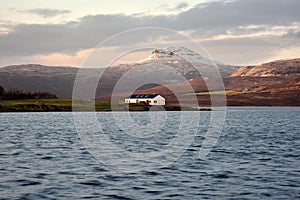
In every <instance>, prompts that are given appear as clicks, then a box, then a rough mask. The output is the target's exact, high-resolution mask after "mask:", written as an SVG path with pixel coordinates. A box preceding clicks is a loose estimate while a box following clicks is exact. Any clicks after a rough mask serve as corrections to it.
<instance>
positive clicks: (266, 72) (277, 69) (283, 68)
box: [231, 58, 300, 76]
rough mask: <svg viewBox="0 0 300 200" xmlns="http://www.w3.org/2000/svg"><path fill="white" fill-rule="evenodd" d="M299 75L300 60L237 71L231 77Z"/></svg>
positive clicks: (283, 61) (280, 61)
mask: <svg viewBox="0 0 300 200" xmlns="http://www.w3.org/2000/svg"><path fill="white" fill-rule="evenodd" d="M295 75H300V58H297V59H290V60H278V61H274V62H269V63H264V64H261V65H257V66H246V67H242V68H240V69H238V70H237V71H236V72H234V73H233V74H232V75H231V76H295Z"/></svg>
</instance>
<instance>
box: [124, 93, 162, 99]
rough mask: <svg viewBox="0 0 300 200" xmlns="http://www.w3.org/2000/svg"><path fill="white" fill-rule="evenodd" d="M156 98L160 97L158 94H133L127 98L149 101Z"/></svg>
mask: <svg viewBox="0 0 300 200" xmlns="http://www.w3.org/2000/svg"><path fill="white" fill-rule="evenodd" d="M156 96H158V94H132V95H130V96H129V97H127V98H130V99H148V98H151V99H152V98H154V97H156Z"/></svg>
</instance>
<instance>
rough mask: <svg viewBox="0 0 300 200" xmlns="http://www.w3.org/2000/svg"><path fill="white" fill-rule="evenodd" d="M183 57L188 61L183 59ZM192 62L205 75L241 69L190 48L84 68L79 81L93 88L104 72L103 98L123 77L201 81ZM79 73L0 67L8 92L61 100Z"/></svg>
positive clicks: (0, 79) (126, 87) (37, 67)
mask: <svg viewBox="0 0 300 200" xmlns="http://www.w3.org/2000/svg"><path fill="white" fill-rule="evenodd" d="M180 55H181V56H182V55H183V56H185V57H186V58H188V59H187V60H184V59H183V58H182V57H180ZM190 62H192V63H193V64H194V65H196V67H198V68H201V70H202V71H206V72H209V70H211V69H213V68H215V66H217V67H218V69H220V71H221V74H222V76H224V77H226V76H228V75H230V74H231V73H232V72H233V71H235V70H236V69H237V68H238V67H236V66H229V65H225V64H222V63H217V64H215V63H214V62H212V61H210V60H207V59H205V58H203V57H201V56H199V55H198V54H197V53H195V52H193V51H191V50H189V49H187V48H183V47H181V48H175V47H170V48H166V49H155V50H153V51H152V53H151V54H150V56H149V57H148V58H146V59H144V60H142V61H140V62H137V63H130V64H120V65H117V66H110V67H108V68H106V69H104V68H99V69H95V68H85V69H81V71H80V72H81V74H84V76H80V79H81V80H80V82H82V84H84V85H85V86H86V87H91V86H92V85H93V84H95V83H97V82H98V78H99V77H100V73H103V75H102V77H101V79H100V81H99V83H98V87H97V88H98V89H97V93H96V96H102V95H106V94H110V93H111V92H112V91H113V88H114V86H115V84H116V83H117V82H118V80H119V79H120V78H121V77H123V76H124V74H126V76H128V77H127V78H128V81H129V82H132V80H134V79H139V78H140V79H141V80H140V81H143V80H144V78H145V77H147V79H148V80H158V79H159V81H160V82H161V84H168V83H172V82H173V83H174V82H178V81H182V80H183V79H188V80H189V79H193V78H200V77H201V75H200V74H199V72H198V71H197V70H196V69H195V68H194V67H193V65H192V64H191V63H190ZM78 70H79V68H75V67H53V66H43V65H38V64H24V65H10V66H7V67H3V68H0V85H2V86H3V87H4V88H5V89H6V90H9V89H14V88H17V89H20V90H25V91H32V92H38V91H47V92H50V93H53V94H56V95H57V96H58V97H59V98H71V97H72V90H73V85H74V80H75V78H76V75H77V72H78ZM212 72H213V70H212ZM211 74H212V73H211ZM154 85H155V84H154ZM129 86H130V83H128V84H124V85H123V87H122V88H121V89H122V90H126V91H130V90H131V89H132V88H131V87H129ZM143 87H144V88H145V89H147V88H151V87H153V84H148V85H146V86H143ZM83 92H84V91H83ZM87 98H88V97H87Z"/></svg>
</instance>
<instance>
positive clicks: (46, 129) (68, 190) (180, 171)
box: [0, 107, 300, 199]
mask: <svg viewBox="0 0 300 200" xmlns="http://www.w3.org/2000/svg"><path fill="white" fill-rule="evenodd" d="M216 112H218V111H216ZM109 115H111V113H98V114H97V116H98V117H99V119H101V120H102V122H105V123H107V124H106V126H105V129H106V131H108V132H107V133H108V134H109V135H110V138H111V139H115V140H116V144H118V145H125V146H124V148H126V143H127V142H130V141H132V139H131V138H129V137H130V135H128V134H120V135H119V137H118V134H117V132H118V131H120V130H117V129H116V128H115V127H116V125H115V124H114V123H113V122H111V121H110V120H106V119H108V118H109V117H110V116H109ZM131 115H133V117H134V116H135V115H136V116H138V118H141V115H142V116H143V115H145V118H147V117H146V115H147V113H131ZM169 115H170V116H171V118H170V116H169V118H168V120H167V121H168V122H167V123H166V125H165V126H164V127H163V129H162V130H165V131H164V133H162V134H160V137H159V140H158V141H156V140H155V142H158V143H159V142H160V144H161V145H165V144H166V143H168V142H169V141H170V140H171V139H172V137H173V136H172V130H173V129H176V127H177V126H176V124H177V123H176V120H178V119H179V118H178V116H177V115H178V113H177V114H176V112H174V113H172V114H169ZM193 115H195V113H193V112H191V113H190V117H191V118H192V117H193ZM72 116H73V115H72V113H2V114H0V121H1V125H0V199H86V198H94V199H300V147H299V146H300V126H299V124H300V120H299V118H300V108H266V107H264V108H246V107H245V108H229V109H228V112H227V118H226V123H225V126H224V130H223V132H222V135H221V136H220V138H219V140H218V142H217V143H216V145H215V147H214V148H213V150H212V151H211V152H210V153H209V154H208V156H207V157H206V159H205V160H200V159H199V158H198V155H199V149H200V147H201V144H202V142H203V140H204V135H201V133H202V132H203V131H205V129H206V128H207V127H205V125H204V126H201V127H199V129H201V131H199V134H198V135H197V136H195V138H194V140H193V142H192V144H191V145H190V146H189V147H188V148H187V149H186V151H184V152H183V154H182V155H181V156H180V158H179V159H177V160H176V161H175V162H173V163H172V164H170V165H168V166H165V167H164V168H161V169H157V170H152V171H147V170H143V169H141V170H139V171H133V172H117V171H115V170H112V169H111V168H109V167H108V166H107V165H105V163H101V162H99V159H97V158H96V157H95V156H93V155H92V154H91V151H90V150H89V149H88V148H86V146H84V145H83V143H82V141H81V140H80V137H79V135H78V133H77V131H76V129H75V127H74V123H73V117H72ZM201 116H202V119H205V120H209V119H210V117H211V113H210V112H201ZM172 117H174V119H172ZM142 122H143V121H142ZM138 123H140V121H137V124H138ZM202 125H203V124H202ZM128 126H129V127H130V124H129V125H128ZM166 126H167V127H166ZM168 126H169V127H168ZM185 128H186V129H188V127H185ZM109 130H110V131H109ZM129 130H130V129H129ZM144 131H145V130H144ZM168 131H169V133H168ZM166 133H168V134H166ZM126 137H128V138H126ZM154 138H156V139H157V137H154ZM127 139H128V140H127ZM135 140H140V141H138V142H136V145H137V146H138V149H137V151H143V148H144V150H146V149H148V150H149V146H147V144H148V143H145V141H146V140H147V141H148V140H151V137H150V138H147V139H146V140H143V139H142V138H138V137H135ZM141 144H142V145H141ZM149 144H150V143H149ZM151 144H153V143H151ZM129 146H131V145H129ZM131 147H132V146H131ZM151 148H158V147H157V146H155V145H154V146H150V151H151ZM128 151H133V150H130V149H128Z"/></svg>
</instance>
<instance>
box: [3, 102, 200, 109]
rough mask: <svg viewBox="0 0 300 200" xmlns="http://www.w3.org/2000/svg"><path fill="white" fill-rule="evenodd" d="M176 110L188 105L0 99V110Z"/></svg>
mask: <svg viewBox="0 0 300 200" xmlns="http://www.w3.org/2000/svg"><path fill="white" fill-rule="evenodd" d="M112 110H113V111H128V110H129V111H149V110H150V111H163V110H166V111H178V110H195V109H193V108H190V107H180V106H175V105H173V106H172V105H169V106H147V105H144V104H130V105H129V106H128V105H127V104H113V105H111V104H110V102H104V101H79V100H77V101H74V102H73V101H72V99H18V100H0V112H63V111H69V112H70V111H112Z"/></svg>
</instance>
